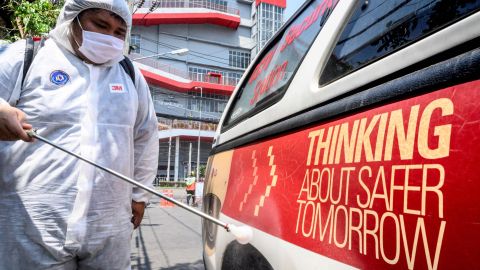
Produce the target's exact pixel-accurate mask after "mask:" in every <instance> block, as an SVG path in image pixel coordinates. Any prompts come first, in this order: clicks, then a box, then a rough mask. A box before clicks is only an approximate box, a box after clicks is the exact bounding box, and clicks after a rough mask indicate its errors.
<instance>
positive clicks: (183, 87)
mask: <svg viewBox="0 0 480 270" xmlns="http://www.w3.org/2000/svg"><path fill="white" fill-rule="evenodd" d="M140 71H141V72H142V74H143V76H144V77H145V80H146V81H147V82H148V83H151V84H153V85H157V86H160V87H163V88H166V89H169V90H172V91H176V92H188V91H195V87H202V89H203V92H204V93H216V94H221V95H228V96H230V95H231V94H232V93H233V90H234V89H235V87H234V86H230V85H222V84H214V83H208V82H196V81H191V82H188V83H184V82H179V81H176V80H172V79H170V78H167V77H164V76H161V75H159V74H155V73H153V72H150V71H146V70H143V69H141V70H140Z"/></svg>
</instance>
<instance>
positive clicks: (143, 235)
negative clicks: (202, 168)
mask: <svg viewBox="0 0 480 270" xmlns="http://www.w3.org/2000/svg"><path fill="white" fill-rule="evenodd" d="M174 198H175V199H179V200H184V199H185V191H184V190H183V189H178V190H174ZM130 257H131V260H132V269H133V270H140V269H141V270H150V269H155V270H157V269H162V270H187V269H188V270H190V269H194V270H204V266H203V260H202V236H201V220H200V218H199V217H197V216H195V215H192V214H190V213H189V212H187V211H185V210H183V209H181V208H179V207H176V206H175V207H170V208H165V207H161V206H160V203H159V199H158V198H152V200H151V204H150V206H149V207H148V208H147V209H146V211H145V216H144V219H143V222H142V225H141V226H140V228H139V229H138V230H136V231H135V232H134V233H133V236H132V254H131V256H130Z"/></svg>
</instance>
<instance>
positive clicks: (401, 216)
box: [203, 0, 480, 270]
mask: <svg viewBox="0 0 480 270" xmlns="http://www.w3.org/2000/svg"><path fill="white" fill-rule="evenodd" d="M479 10H480V0H471V1H468V0H463V1H455V0H396V1H393V0H391V1H386V0H368V1H358V0H310V1H307V2H306V3H305V4H304V5H303V6H302V7H301V8H300V10H299V11H298V12H297V13H296V14H295V15H294V16H293V17H292V18H291V19H290V20H289V21H288V22H287V23H286V24H285V25H284V27H283V28H282V29H281V30H280V31H279V32H278V33H277V34H276V35H275V36H274V37H273V38H272V39H271V41H270V42H269V44H268V45H267V46H266V48H265V49H264V50H262V52H261V53H260V54H259V56H258V57H257V58H256V59H255V60H254V61H253V62H252V64H251V66H250V67H249V69H248V70H247V72H246V73H245V75H244V77H243V78H242V80H241V81H240V83H239V85H238V87H237V89H236V90H235V92H234V94H233V95H232V98H231V99H230V101H229V103H228V105H227V107H226V110H225V113H224V115H223V117H222V120H221V122H220V125H219V129H218V131H217V135H216V138H215V142H214V147H213V150H212V152H211V155H210V158H209V162H208V167H207V180H206V183H205V188H204V189H205V190H204V210H205V211H206V212H207V213H209V214H211V215H213V216H215V217H218V218H220V219H222V220H224V221H226V222H229V223H233V224H245V225H248V226H250V227H252V228H253V240H252V241H251V242H250V243H249V244H247V245H241V244H239V243H237V242H236V241H235V240H234V238H233V237H232V236H231V235H230V234H228V233H226V232H224V231H223V230H222V228H218V227H217V226H216V225H213V224H211V223H210V222H204V224H203V239H204V259H205V264H206V267H207V269H222V270H223V269H225V270H231V269H285V270H287V269H288V270H291V269H302V270H305V269H328V270H330V269H480V266H479V261H478V260H479V259H480V135H479V134H480V48H479V44H480V12H479Z"/></svg>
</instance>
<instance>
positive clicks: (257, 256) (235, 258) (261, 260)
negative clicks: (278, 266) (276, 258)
mask: <svg viewBox="0 0 480 270" xmlns="http://www.w3.org/2000/svg"><path fill="white" fill-rule="evenodd" d="M245 269H255V270H273V268H272V266H271V265H270V264H269V263H268V261H267V259H265V257H263V255H262V254H261V253H260V251H258V250H257V249H256V248H255V247H254V246H252V245H250V244H247V245H242V244H239V243H238V242H237V241H233V242H231V243H230V244H228V246H227V248H226V250H225V253H224V254H223V261H222V270H245Z"/></svg>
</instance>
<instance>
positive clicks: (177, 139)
mask: <svg viewBox="0 0 480 270" xmlns="http://www.w3.org/2000/svg"><path fill="white" fill-rule="evenodd" d="M179 163H180V136H177V137H175V178H174V180H175V181H178V169H179V165H180V164H179Z"/></svg>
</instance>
